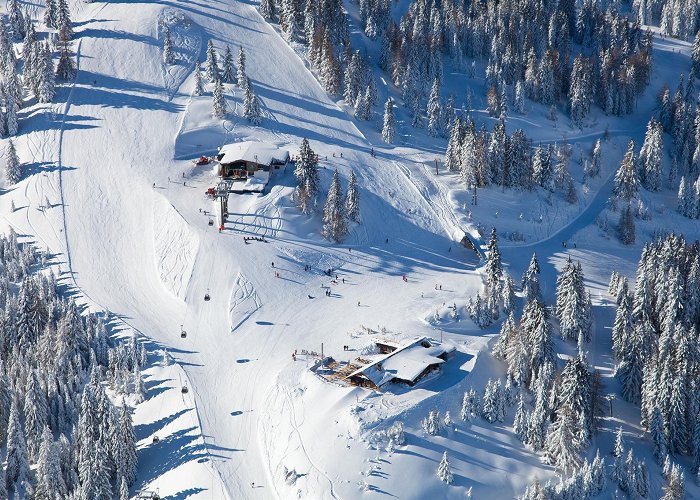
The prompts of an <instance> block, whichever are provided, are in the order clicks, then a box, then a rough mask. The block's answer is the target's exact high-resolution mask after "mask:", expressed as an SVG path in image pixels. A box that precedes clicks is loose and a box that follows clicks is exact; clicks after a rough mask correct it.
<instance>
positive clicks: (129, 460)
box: [113, 400, 137, 485]
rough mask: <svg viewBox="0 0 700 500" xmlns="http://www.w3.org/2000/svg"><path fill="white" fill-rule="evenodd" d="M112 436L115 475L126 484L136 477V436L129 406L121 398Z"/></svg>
mask: <svg viewBox="0 0 700 500" xmlns="http://www.w3.org/2000/svg"><path fill="white" fill-rule="evenodd" d="M114 438H115V439H116V441H115V443H114V448H113V449H114V453H113V456H114V463H115V466H116V473H117V477H120V478H124V479H125V480H126V483H127V485H131V484H132V483H133V482H134V480H135V478H136V466H137V456H136V437H135V436H134V427H133V424H132V422H131V414H130V413H129V408H128V407H127V405H126V403H125V402H124V401H123V400H122V405H121V408H120V409H119V418H118V423H117V429H116V431H115V433H114Z"/></svg>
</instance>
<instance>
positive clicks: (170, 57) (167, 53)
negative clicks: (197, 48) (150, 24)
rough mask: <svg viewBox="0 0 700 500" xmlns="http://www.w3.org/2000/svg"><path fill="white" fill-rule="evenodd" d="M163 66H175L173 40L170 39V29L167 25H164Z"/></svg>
mask: <svg viewBox="0 0 700 500" xmlns="http://www.w3.org/2000/svg"><path fill="white" fill-rule="evenodd" d="M163 64H175V54H174V53H173V39H172V38H171V37H170V28H169V27H168V26H167V25H166V24H163Z"/></svg>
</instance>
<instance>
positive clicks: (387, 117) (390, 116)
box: [382, 97, 396, 144]
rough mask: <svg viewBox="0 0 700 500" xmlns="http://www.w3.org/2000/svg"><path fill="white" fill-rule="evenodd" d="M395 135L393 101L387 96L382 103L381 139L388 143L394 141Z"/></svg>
mask: <svg viewBox="0 0 700 500" xmlns="http://www.w3.org/2000/svg"><path fill="white" fill-rule="evenodd" d="M395 135H396V118H395V117H394V101H393V99H392V98H391V97H389V98H387V100H386V104H385V105H384V126H383V127H382V140H383V141H384V142H386V143H388V144H391V143H392V142H394V136H395Z"/></svg>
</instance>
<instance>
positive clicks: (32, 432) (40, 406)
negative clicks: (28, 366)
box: [24, 370, 48, 463]
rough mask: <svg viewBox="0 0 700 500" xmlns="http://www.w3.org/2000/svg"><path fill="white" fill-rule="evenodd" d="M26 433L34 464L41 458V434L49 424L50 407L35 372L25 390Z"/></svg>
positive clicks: (31, 374) (32, 373)
mask: <svg viewBox="0 0 700 500" xmlns="http://www.w3.org/2000/svg"><path fill="white" fill-rule="evenodd" d="M24 395H25V396H24V431H25V435H26V439H27V452H28V456H29V459H30V460H31V461H32V462H33V463H34V462H36V460H37V458H38V457H39V446H40V445H41V434H42V432H43V431H44V427H45V426H46V425H47V424H48V407H47V403H46V396H45V395H44V392H43V390H42V389H41V386H40V385H39V380H38V378H37V374H36V371H35V370H32V372H31V373H30V374H29V376H28V377H27V384H26V387H25V390H24Z"/></svg>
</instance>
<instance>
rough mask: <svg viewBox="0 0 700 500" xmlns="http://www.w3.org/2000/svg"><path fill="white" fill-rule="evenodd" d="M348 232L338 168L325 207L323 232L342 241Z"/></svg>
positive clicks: (337, 241)
mask: <svg viewBox="0 0 700 500" xmlns="http://www.w3.org/2000/svg"><path fill="white" fill-rule="evenodd" d="M347 232H348V225H347V220H346V215H345V205H344V198H343V191H342V189H341V187H340V175H339V174H338V171H337V170H336V171H335V173H334V174H333V180H332V181H331V186H330V188H329V189H328V196H327V198H326V203H325V205H324V207H323V233H324V235H325V236H326V237H327V238H330V239H332V240H333V241H335V242H336V243H340V242H341V241H342V240H343V238H344V237H345V235H346V234H347Z"/></svg>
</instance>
